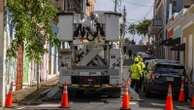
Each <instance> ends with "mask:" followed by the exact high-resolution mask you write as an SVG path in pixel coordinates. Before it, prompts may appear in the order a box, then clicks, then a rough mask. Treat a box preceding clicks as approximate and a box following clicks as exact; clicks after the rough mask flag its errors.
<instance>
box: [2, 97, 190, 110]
mask: <svg viewBox="0 0 194 110" xmlns="http://www.w3.org/2000/svg"><path fill="white" fill-rule="evenodd" d="M130 104H131V109H132V110H164V108H165V100H161V99H158V98H150V99H145V100H141V101H131V102H130ZM70 105H71V107H70V108H69V109H66V110H119V108H120V106H121V101H120V99H119V98H116V99H114V98H113V99H112V98H108V99H100V100H87V99H84V100H80V101H75V102H70ZM59 106H60V104H58V103H57V102H56V103H46V102H43V103H42V104H40V105H21V106H15V107H14V108H12V109H4V110H64V108H60V107H59ZM189 106H190V105H188V104H186V103H184V104H179V103H178V102H177V101H174V110H192V109H190V107H189Z"/></svg>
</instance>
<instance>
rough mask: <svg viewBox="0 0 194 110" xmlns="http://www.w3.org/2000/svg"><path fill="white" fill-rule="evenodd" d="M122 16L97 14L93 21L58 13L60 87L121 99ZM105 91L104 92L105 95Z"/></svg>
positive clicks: (99, 12) (74, 15) (79, 16)
mask: <svg viewBox="0 0 194 110" xmlns="http://www.w3.org/2000/svg"><path fill="white" fill-rule="evenodd" d="M121 17H122V15H121V14H120V13H115V12H105V11H98V12H94V15H93V16H91V17H82V16H81V15H79V14H74V13H64V12H62V13H59V21H58V38H59V40H60V41H61V47H60V49H59V72H60V78H59V82H60V84H64V82H67V84H68V85H69V87H70V88H71V90H76V91H77V92H79V93H87V92H89V91H95V92H96V93H102V94H105V95H109V96H114V97H115V96H116V97H117V96H119V94H120V87H121V83H122V69H121V68H122V63H123V58H122V49H121V42H120V41H121V34H120V33H121V32H120V31H121ZM102 91H103V92H102Z"/></svg>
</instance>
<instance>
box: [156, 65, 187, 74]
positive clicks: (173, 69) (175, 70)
mask: <svg viewBox="0 0 194 110" xmlns="http://www.w3.org/2000/svg"><path fill="white" fill-rule="evenodd" d="M155 72H157V73H159V74H164V73H165V74H177V75H183V74H184V66H179V65H170V64H156V66H155Z"/></svg>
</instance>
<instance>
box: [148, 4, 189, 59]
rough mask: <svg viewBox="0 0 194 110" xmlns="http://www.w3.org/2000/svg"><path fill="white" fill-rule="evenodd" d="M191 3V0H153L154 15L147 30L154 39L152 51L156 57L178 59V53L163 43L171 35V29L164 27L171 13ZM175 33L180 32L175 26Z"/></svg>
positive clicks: (175, 12) (170, 17)
mask: <svg viewBox="0 0 194 110" xmlns="http://www.w3.org/2000/svg"><path fill="white" fill-rule="evenodd" d="M192 3H193V1H192V0H155V2H154V11H153V13H154V14H153V15H154V16H153V20H152V25H151V26H150V29H149V30H150V35H151V36H152V37H153V38H154V40H155V43H154V44H155V46H154V51H155V55H156V56H157V57H158V58H166V59H173V60H180V59H179V56H180V55H179V53H177V52H176V51H171V50H170V48H169V46H168V45H164V44H165V43H166V41H168V40H169V39H171V38H170V37H172V36H170V35H169V34H171V31H169V30H167V29H166V27H167V24H168V22H169V21H171V20H173V15H176V14H177V13H178V12H180V11H181V10H182V9H183V8H185V7H189V6H190V5H191V4H192ZM176 33H177V34H179V33H180V29H179V28H177V30H176Z"/></svg>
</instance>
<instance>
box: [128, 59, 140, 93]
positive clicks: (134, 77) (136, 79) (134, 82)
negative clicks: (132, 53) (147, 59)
mask: <svg viewBox="0 0 194 110" xmlns="http://www.w3.org/2000/svg"><path fill="white" fill-rule="evenodd" d="M138 63H139V59H138V58H135V59H134V64H132V65H131V67H130V73H131V74H130V78H131V87H132V88H134V89H135V91H136V92H137V93H139V90H140V77H141V67H140V65H139V64H138Z"/></svg>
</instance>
